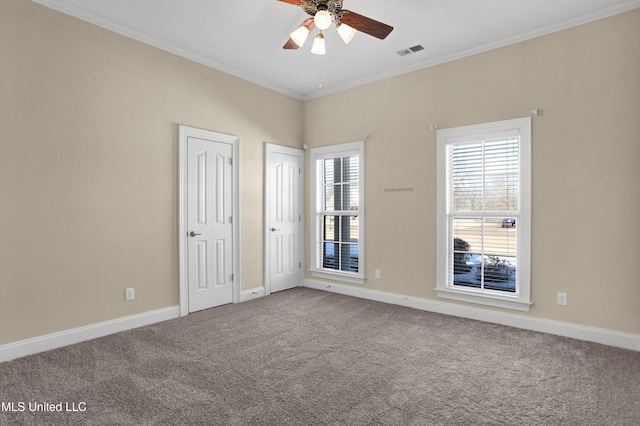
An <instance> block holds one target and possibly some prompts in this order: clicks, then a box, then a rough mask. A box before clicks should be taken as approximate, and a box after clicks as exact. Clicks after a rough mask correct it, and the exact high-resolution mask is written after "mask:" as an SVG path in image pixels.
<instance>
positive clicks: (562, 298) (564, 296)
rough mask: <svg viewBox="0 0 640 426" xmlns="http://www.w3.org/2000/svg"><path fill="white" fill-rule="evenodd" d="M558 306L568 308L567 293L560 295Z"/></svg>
mask: <svg viewBox="0 0 640 426" xmlns="http://www.w3.org/2000/svg"><path fill="white" fill-rule="evenodd" d="M558 305H560V306H567V293H558Z"/></svg>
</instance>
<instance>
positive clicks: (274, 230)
mask: <svg viewBox="0 0 640 426" xmlns="http://www.w3.org/2000/svg"><path fill="white" fill-rule="evenodd" d="M276 231H279V229H276V228H271V232H276Z"/></svg>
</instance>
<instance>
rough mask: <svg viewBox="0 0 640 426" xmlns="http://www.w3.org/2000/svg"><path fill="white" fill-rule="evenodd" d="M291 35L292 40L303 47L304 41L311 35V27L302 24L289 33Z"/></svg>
mask: <svg viewBox="0 0 640 426" xmlns="http://www.w3.org/2000/svg"><path fill="white" fill-rule="evenodd" d="M289 37H291V40H293V42H294V43H295V44H297V45H298V47H302V45H303V44H304V42H305V41H306V40H307V37H309V27H308V26H306V25H301V26H300V28H298V29H297V30H295V31H294V32H292V33H291V34H289Z"/></svg>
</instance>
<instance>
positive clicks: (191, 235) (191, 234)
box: [189, 231, 202, 237]
mask: <svg viewBox="0 0 640 426" xmlns="http://www.w3.org/2000/svg"><path fill="white" fill-rule="evenodd" d="M196 235H202V234H196V233H195V232H193V231H191V232H189V236H190V237H195V236H196Z"/></svg>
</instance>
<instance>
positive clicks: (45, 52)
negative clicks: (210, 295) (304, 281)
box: [0, 0, 302, 344]
mask: <svg viewBox="0 0 640 426" xmlns="http://www.w3.org/2000/svg"><path fill="white" fill-rule="evenodd" d="M0 64H1V66H0V200H1V201H0V344H3V343H8V342H13V341H17V340H21V339H26V338H31V337H35V336H40V335H44V334H48V333H52V332H56V331H60V330H66V329H70V328H74V327H80V326H84V325H88V324H93V323H96V322H100V321H105V320H109V319H114V318H119V317H123V316H127V315H133V314H137V313H141V312H145V311H149V310H153V309H159V308H164V307H169V306H175V305H177V304H178V240H177V225H178V185H177V183H178V139H177V134H178V127H177V126H178V125H179V124H187V125H190V126H194V127H200V128H205V129H210V130H214V131H217V132H222V133H229V134H233V135H236V136H238V137H239V138H240V161H239V164H240V190H241V196H240V208H241V224H240V226H241V239H242V240H241V257H242V265H241V274H242V284H243V288H244V289H247V288H253V287H257V286H260V285H262V283H263V276H262V275H263V253H262V252H263V250H262V220H263V219H262V210H263V183H262V180H263V179H262V176H263V175H262V173H263V171H262V170H263V151H264V144H263V143H264V141H269V142H273V143H279V144H282V145H288V146H297V147H298V146H301V143H302V125H301V122H302V102H301V101H299V100H296V99H293V98H290V97H288V96H285V95H282V94H279V93H276V92H273V91H270V90H268V89H265V88H262V87H260V86H257V85H254V84H251V83H248V82H246V81H243V80H240V79H238V78H235V77H232V76H229V75H227V74H224V73H221V72H218V71H215V70H212V69H210V68H207V67H205V66H202V65H198V64H195V63H193V62H190V61H188V60H185V59H181V58H179V57H177V56H174V55H171V54H168V53H166V52H163V51H161V50H158V49H155V48H153V47H150V46H147V45H144V44H142V43H138V42H136V41H133V40H130V39H127V38H125V37H122V36H119V35H117V34H115V33H112V32H109V31H106V30H104V29H101V28H98V27H95V26H92V25H90V24H87V23H84V22H81V21H79V20H76V19H73V18H70V17H68V16H65V15H63V14H60V13H57V12H54V11H51V10H49V9H46V8H44V7H41V6H38V5H36V4H34V3H32V2H30V1H23V0H3V1H1V2H0ZM126 287H134V288H135V291H136V300H135V301H133V302H128V303H125V302H124V289H125V288H126Z"/></svg>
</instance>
